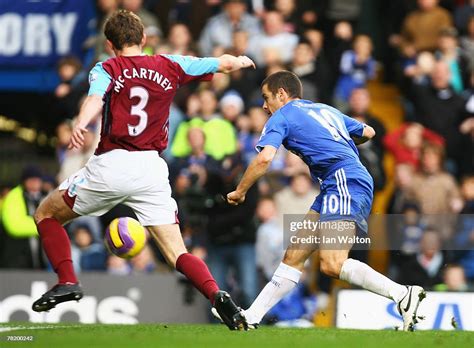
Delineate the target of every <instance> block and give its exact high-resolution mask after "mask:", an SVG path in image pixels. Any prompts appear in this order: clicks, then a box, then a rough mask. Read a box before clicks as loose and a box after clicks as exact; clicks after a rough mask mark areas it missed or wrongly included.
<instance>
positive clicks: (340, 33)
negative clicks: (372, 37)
mask: <svg viewBox="0 0 474 348" xmlns="http://www.w3.org/2000/svg"><path fill="white" fill-rule="evenodd" d="M313 36H314V34H313ZM353 38H354V34H353V30H352V25H351V24H350V23H349V22H346V21H341V22H338V23H336V25H335V26H334V34H333V35H332V38H331V39H330V40H326V41H325V50H326V52H327V57H328V62H329V64H330V66H331V84H330V86H331V91H333V90H334V88H335V86H336V83H337V79H338V77H339V74H340V71H341V57H342V55H343V54H344V52H346V51H350V50H351V48H352V42H353ZM331 98H332V95H331Z"/></svg>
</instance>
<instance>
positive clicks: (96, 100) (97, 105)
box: [69, 63, 112, 149]
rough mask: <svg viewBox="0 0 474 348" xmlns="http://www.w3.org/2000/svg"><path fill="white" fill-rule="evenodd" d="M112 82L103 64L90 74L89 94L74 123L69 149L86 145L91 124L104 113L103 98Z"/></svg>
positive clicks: (99, 64)
mask: <svg viewBox="0 0 474 348" xmlns="http://www.w3.org/2000/svg"><path fill="white" fill-rule="evenodd" d="M111 81H112V78H111V77H110V75H109V74H108V73H107V71H105V69H104V68H103V67H102V63H97V64H96V65H95V66H94V68H93V69H92V70H91V72H90V73H89V84H90V86H89V93H88V95H87V97H86V99H85V100H84V103H83V104H82V106H81V110H80V111H79V115H78V116H77V118H76V120H75V122H74V127H73V130H72V136H71V141H70V143H69V149H73V148H80V147H81V146H82V145H84V133H86V132H87V126H88V125H89V123H90V122H91V121H92V120H93V119H94V118H96V117H97V116H98V115H99V114H100V113H101V112H102V106H103V105H104V102H103V99H102V98H103V96H104V94H105V92H106V91H107V88H108V87H109V85H110V83H111Z"/></svg>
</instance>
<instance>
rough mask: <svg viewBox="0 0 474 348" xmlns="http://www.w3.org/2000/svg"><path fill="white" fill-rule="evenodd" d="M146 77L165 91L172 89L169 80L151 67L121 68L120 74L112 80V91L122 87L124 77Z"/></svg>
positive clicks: (118, 90)
mask: <svg viewBox="0 0 474 348" xmlns="http://www.w3.org/2000/svg"><path fill="white" fill-rule="evenodd" d="M132 78H133V79H146V80H150V81H153V82H155V83H156V84H157V85H159V86H161V87H162V88H163V89H164V90H165V91H168V90H170V89H173V86H172V85H171V81H170V80H169V79H168V78H166V77H164V76H163V75H162V74H160V73H159V72H158V71H155V70H152V69H145V68H140V69H135V68H132V69H123V70H122V75H119V76H118V77H117V79H116V80H115V81H114V92H116V93H118V92H120V89H122V88H123V86H124V85H123V84H124V83H125V79H132Z"/></svg>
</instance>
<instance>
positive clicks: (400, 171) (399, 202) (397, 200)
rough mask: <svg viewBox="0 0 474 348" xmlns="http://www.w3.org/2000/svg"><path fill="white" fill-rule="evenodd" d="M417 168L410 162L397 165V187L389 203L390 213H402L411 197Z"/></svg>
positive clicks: (388, 209)
mask: <svg viewBox="0 0 474 348" xmlns="http://www.w3.org/2000/svg"><path fill="white" fill-rule="evenodd" d="M414 174H415V168H414V167H413V165H411V164H408V163H399V164H397V165H396V166H395V177H394V181H395V189H394V191H393V193H392V196H391V198H390V201H389V203H388V208H387V213H388V214H401V213H402V212H403V207H404V206H405V204H406V203H408V202H409V201H410V200H411V199H412V197H411V187H412V186H413V184H412V183H413V176H414Z"/></svg>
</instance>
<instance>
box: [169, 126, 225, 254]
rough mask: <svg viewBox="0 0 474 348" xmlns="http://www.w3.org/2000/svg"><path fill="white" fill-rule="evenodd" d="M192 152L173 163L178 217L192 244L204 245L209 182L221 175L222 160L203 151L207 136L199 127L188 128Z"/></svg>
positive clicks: (171, 176)
mask: <svg viewBox="0 0 474 348" xmlns="http://www.w3.org/2000/svg"><path fill="white" fill-rule="evenodd" d="M187 137H188V142H189V146H190V147H191V154H190V155H189V156H186V157H184V158H177V159H176V160H175V161H174V162H173V163H172V164H171V165H170V180H171V183H172V186H173V192H174V193H175V195H176V199H177V200H178V203H179V207H180V209H179V218H180V222H181V226H182V227H183V231H184V233H186V234H188V235H189V238H190V240H191V242H190V246H191V247H197V246H199V247H202V246H203V245H205V241H204V239H205V233H206V228H207V218H206V214H207V210H206V209H207V208H208V204H207V203H206V202H208V199H209V198H210V197H211V193H210V191H209V186H210V185H213V184H215V182H216V179H215V178H214V176H219V173H220V164H219V163H218V162H217V161H216V160H215V159H213V158H212V157H211V156H210V155H207V154H206V153H205V151H204V148H205V142H206V137H205V134H204V131H203V130H202V129H201V128H198V127H192V128H190V129H189V130H188V134H187Z"/></svg>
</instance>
